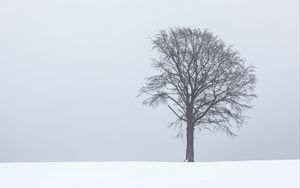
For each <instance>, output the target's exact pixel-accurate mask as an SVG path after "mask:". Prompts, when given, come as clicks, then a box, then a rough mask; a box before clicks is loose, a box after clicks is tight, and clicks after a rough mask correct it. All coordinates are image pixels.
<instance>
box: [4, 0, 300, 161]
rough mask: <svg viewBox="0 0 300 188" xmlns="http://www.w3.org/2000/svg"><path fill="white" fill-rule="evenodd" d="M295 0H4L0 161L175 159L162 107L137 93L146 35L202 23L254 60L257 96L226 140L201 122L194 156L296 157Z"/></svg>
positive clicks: (181, 145) (144, 71) (147, 70)
mask: <svg viewBox="0 0 300 188" xmlns="http://www.w3.org/2000/svg"><path fill="white" fill-rule="evenodd" d="M298 16H299V2H298V0H289V1H288V0H263V1H262V0H243V1H241V0H227V1H221V0H219V1H218V0H206V1H196V0H194V1H193V0H184V1H183V0H182V1H179V0H167V1H161V0H151V1H150V0H149V1H138V0H135V1H134V0H131V1H129V0H128V1H121V0H119V1H117V0H112V1H96V0H72V1H71V0H60V1H54V0H45V1H38V0H35V1H34V0H29V1H21V0H10V1H5V0H0V162H7V161H67V160H69V161H102V160H104V161H106V160H147V161H148V160H150V161H182V160H183V159H184V154H185V153H184V152H185V142H184V140H182V139H176V138H174V137H175V135H176V133H177V132H176V130H174V129H170V128H168V122H171V121H172V120H174V117H173V115H172V113H171V112H170V111H169V110H168V109H167V108H166V107H158V108H156V109H152V108H150V107H147V106H143V105H142V99H141V98H136V95H137V94H138V93H137V90H138V89H139V88H140V87H141V86H142V85H143V84H144V78H145V77H146V76H150V75H151V74H153V73H154V72H153V70H151V67H150V58H152V57H153V55H154V52H153V51H151V41H150V38H151V37H152V36H153V35H155V34H156V33H157V32H158V31H159V30H161V29H168V28H169V27H174V26H188V27H198V28H208V29H209V30H210V31H212V32H214V33H215V34H217V35H218V36H219V37H220V38H221V39H223V40H224V41H225V42H226V43H227V44H232V45H233V46H234V48H235V49H237V50H239V51H240V52H241V54H242V56H243V57H244V58H246V59H247V60H248V63H249V64H254V65H255V66H256V67H257V77H258V80H259V82H258V87H257V94H258V96H259V98H258V99H257V100H256V101H255V103H254V105H255V107H254V109H253V110H250V111H248V113H247V114H248V115H249V116H250V120H249V121H248V125H247V126H246V127H243V128H242V129H241V130H240V131H239V137H237V138H235V139H233V140H232V139H231V138H229V137H227V136H225V135H222V134H210V133H209V132H200V133H199V134H197V139H196V148H195V150H196V159H197V160H200V161H214V160H247V159H288V158H298V157H299V17H298Z"/></svg>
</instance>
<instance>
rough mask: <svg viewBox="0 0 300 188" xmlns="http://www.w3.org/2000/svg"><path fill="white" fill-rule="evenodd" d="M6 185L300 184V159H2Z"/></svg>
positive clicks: (161, 187)
mask: <svg viewBox="0 0 300 188" xmlns="http://www.w3.org/2000/svg"><path fill="white" fill-rule="evenodd" d="M0 187H1V188H50V187H51V188H96V187H97V188H111V187H112V188H116V187H120V188H121V187H122V188H123V187H126V188H127V187H128V188H188V187H189V188H201V187H202V188H224V187H229V188H279V187H280V188H299V160H282V161H243V162H239V161H238V162H199V163H173V162H57V163H0Z"/></svg>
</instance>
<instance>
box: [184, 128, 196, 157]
mask: <svg viewBox="0 0 300 188" xmlns="http://www.w3.org/2000/svg"><path fill="white" fill-rule="evenodd" d="M185 161H187V162H195V160H194V126H190V127H187V134H186V158H185Z"/></svg>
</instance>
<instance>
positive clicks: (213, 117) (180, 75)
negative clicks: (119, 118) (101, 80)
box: [140, 28, 256, 162]
mask: <svg viewBox="0 0 300 188" xmlns="http://www.w3.org/2000/svg"><path fill="white" fill-rule="evenodd" d="M152 42H153V49H155V50H156V51H157V53H158V58H157V59H153V67H154V68H155V69H157V70H158V72H159V73H158V74H157V75H154V76H151V77H148V78H147V83H146V85H145V86H144V87H142V88H141V89H140V95H142V94H147V95H148V98H147V99H145V100H144V104H147V105H150V106H156V105H158V104H166V105H167V106H168V107H169V109H170V110H171V111H172V112H173V113H174V115H175V116H176V121H175V122H173V123H172V125H177V126H178V125H179V126H180V127H181V126H182V122H184V123H185V124H186V139H187V146H186V158H185V161H188V162H193V161H194V129H195V128H196V127H198V128H199V130H202V129H208V130H210V131H219V130H220V131H225V132H226V133H227V134H228V135H231V136H234V135H235V134H234V132H233V127H234V125H235V127H240V126H241V125H243V124H245V123H246V116H244V115H243V111H244V110H245V109H248V108H250V107H251V101H252V100H253V99H254V98H255V97H256V95H255V94H254V89H255V83H256V77H255V74H254V67H253V66H246V65H245V63H244V62H245V60H244V59H242V58H241V57H240V54H239V52H237V51H235V50H233V49H232V48H231V47H230V46H229V47H226V45H225V43H224V42H223V41H222V40H220V39H218V37H217V36H215V35H214V34H212V33H211V32H208V31H207V30H203V31H202V30H200V29H190V28H174V29H170V30H169V31H161V32H160V33H159V34H157V35H156V36H155V37H154V38H153V40H152Z"/></svg>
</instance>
